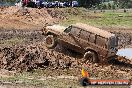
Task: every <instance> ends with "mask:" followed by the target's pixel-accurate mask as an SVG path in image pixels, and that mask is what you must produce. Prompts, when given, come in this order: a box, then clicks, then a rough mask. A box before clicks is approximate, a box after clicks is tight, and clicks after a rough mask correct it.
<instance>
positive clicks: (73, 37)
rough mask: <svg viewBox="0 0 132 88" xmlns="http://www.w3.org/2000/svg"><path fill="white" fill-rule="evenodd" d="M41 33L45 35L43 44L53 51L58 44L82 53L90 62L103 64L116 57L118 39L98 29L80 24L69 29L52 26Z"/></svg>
mask: <svg viewBox="0 0 132 88" xmlns="http://www.w3.org/2000/svg"><path fill="white" fill-rule="evenodd" d="M43 33H44V34H45V35H46V39H45V40H46V41H45V42H46V46H47V47H48V48H50V49H51V48H52V49H53V48H55V47H56V45H57V44H58V43H59V44H61V45H62V46H64V47H66V48H68V49H71V50H74V51H76V52H79V53H82V54H83V55H84V58H86V59H89V61H90V62H104V61H108V60H109V59H110V57H113V56H116V52H117V48H116V47H117V46H118V38H117V37H116V36H115V35H114V34H112V33H110V32H108V31H105V30H101V29H99V28H95V27H92V26H89V25H86V24H82V23H77V24H73V25H71V26H69V27H63V26H59V25H53V26H46V27H45V30H43Z"/></svg>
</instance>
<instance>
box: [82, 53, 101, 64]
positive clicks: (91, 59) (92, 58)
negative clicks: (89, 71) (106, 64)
mask: <svg viewBox="0 0 132 88" xmlns="http://www.w3.org/2000/svg"><path fill="white" fill-rule="evenodd" d="M83 58H84V59H86V60H89V62H93V63H98V62H99V60H98V56H97V54H96V53H95V52H93V51H87V52H86V53H85V54H84V57H83Z"/></svg>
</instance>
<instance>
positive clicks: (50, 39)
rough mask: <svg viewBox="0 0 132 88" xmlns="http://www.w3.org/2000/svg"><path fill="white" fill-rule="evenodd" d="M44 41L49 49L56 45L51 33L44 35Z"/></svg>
mask: <svg viewBox="0 0 132 88" xmlns="http://www.w3.org/2000/svg"><path fill="white" fill-rule="evenodd" d="M45 42H46V46H47V47H48V48H50V49H53V48H55V47H56V45H57V40H56V38H55V37H54V36H53V35H48V36H46V39H45Z"/></svg>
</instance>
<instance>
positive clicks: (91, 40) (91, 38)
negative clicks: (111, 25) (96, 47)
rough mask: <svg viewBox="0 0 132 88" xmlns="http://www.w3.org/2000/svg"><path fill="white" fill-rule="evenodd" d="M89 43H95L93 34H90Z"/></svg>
mask: <svg viewBox="0 0 132 88" xmlns="http://www.w3.org/2000/svg"><path fill="white" fill-rule="evenodd" d="M89 41H90V42H91V43H95V34H93V33H91V34H90V37H89Z"/></svg>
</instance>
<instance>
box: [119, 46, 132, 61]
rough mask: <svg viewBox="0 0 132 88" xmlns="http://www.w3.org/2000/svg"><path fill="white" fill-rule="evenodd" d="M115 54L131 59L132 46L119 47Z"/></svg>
mask: <svg viewBox="0 0 132 88" xmlns="http://www.w3.org/2000/svg"><path fill="white" fill-rule="evenodd" d="M117 55H119V56H125V57H127V58H129V59H132V48H125V49H119V50H118V52H117Z"/></svg>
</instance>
